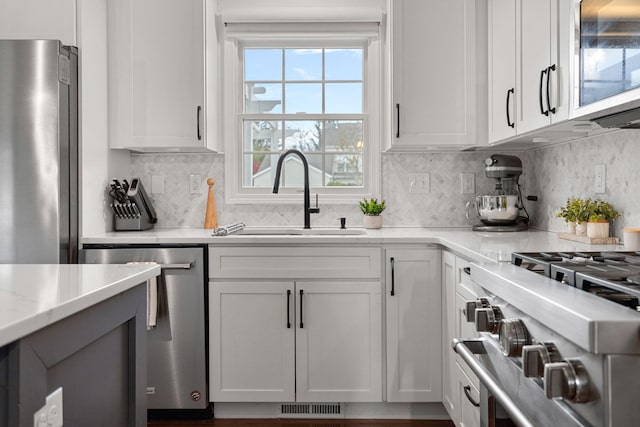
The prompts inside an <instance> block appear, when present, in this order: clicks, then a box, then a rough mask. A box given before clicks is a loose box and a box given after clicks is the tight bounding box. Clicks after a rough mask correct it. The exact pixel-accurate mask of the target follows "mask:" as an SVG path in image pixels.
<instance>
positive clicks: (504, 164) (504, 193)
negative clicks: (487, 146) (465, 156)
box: [466, 154, 529, 232]
mask: <svg viewBox="0 0 640 427" xmlns="http://www.w3.org/2000/svg"><path fill="white" fill-rule="evenodd" d="M484 163H485V168H484V171H485V174H486V175H487V177H488V178H493V179H495V180H496V186H495V189H494V190H493V191H492V192H491V193H489V194H487V195H485V196H477V197H476V212H477V214H478V217H479V219H480V222H481V224H475V225H474V226H473V230H474V231H494V232H496V231H498V232H503V231H523V230H526V229H527V228H528V223H529V214H528V212H527V210H526V209H525V207H524V204H523V203H522V192H521V190H520V184H519V183H518V178H519V177H520V175H522V162H521V161H520V159H519V158H517V157H515V156H507V155H502V154H492V155H491V156H490V157H488V158H487V159H486V160H485V161H484ZM470 205H471V202H467V212H466V215H467V219H468V220H469V221H470V222H472V220H471V218H469V207H470ZM521 210H522V211H523V212H524V216H520V211H521Z"/></svg>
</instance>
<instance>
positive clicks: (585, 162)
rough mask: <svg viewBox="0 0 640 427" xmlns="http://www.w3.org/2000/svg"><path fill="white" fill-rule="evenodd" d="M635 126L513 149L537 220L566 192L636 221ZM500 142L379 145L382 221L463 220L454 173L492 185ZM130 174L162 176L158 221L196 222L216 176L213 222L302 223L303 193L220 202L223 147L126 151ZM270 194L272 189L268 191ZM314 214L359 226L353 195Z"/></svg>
mask: <svg viewBox="0 0 640 427" xmlns="http://www.w3.org/2000/svg"><path fill="white" fill-rule="evenodd" d="M639 137H640V132H638V131H632V130H628V131H620V132H615V133H611V134H607V135H601V136H597V137H593V138H589V139H584V140H578V141H572V142H570V143H564V144H560V145H554V146H548V147H543V148H537V149H533V150H529V151H526V152H512V153H511V154H514V155H516V156H518V157H520V158H521V159H522V162H523V174H522V177H521V179H520V183H521V185H522V191H523V196H527V195H536V196H538V201H537V202H529V201H525V206H526V207H527V210H528V211H529V214H530V216H531V218H532V225H533V226H534V227H536V228H540V229H544V230H550V231H562V230H563V226H564V224H563V222H562V221H561V220H559V219H557V218H555V213H556V212H557V210H558V209H559V207H560V206H561V205H563V204H564V202H565V201H566V199H567V198H568V197H571V196H578V197H591V198H601V199H603V200H607V201H609V202H611V203H612V204H613V206H614V207H615V208H616V209H617V210H618V211H620V213H621V217H620V218H619V219H618V220H617V221H616V223H615V224H614V227H613V230H614V231H613V233H614V235H617V236H621V235H622V228H623V227H625V226H626V227H640V198H639V197H637V194H639V192H640V188H639V186H640V180H638V178H637V177H638V172H637V168H638V166H637V163H636V162H637V159H640V144H638V143H637V141H636V140H637V139H638V138H639ZM494 152H495V153H499V152H500V150H495V151H482V152H455V153H452V152H449V153H385V154H383V156H382V168H381V173H382V197H383V198H384V199H385V200H386V201H387V210H386V211H385V212H384V213H383V218H384V225H385V226H387V227H410V226H421V227H469V226H470V224H469V223H468V221H467V220H466V218H465V203H466V201H467V200H473V199H474V195H469V194H461V182H460V179H461V177H460V174H461V173H462V172H465V173H469V172H473V173H474V174H475V182H476V194H478V195H480V194H487V193H488V192H490V191H492V190H493V186H494V182H493V180H490V179H488V178H486V177H485V174H484V159H485V158H486V157H487V156H488V155H489V154H491V153H494ZM599 164H605V165H606V193H605V194H595V192H594V174H595V166H596V165H599ZM131 171H132V175H134V176H140V177H141V178H142V180H143V183H144V184H145V186H147V187H149V188H150V184H151V176H152V175H161V176H163V178H164V193H163V194H151V196H152V198H153V201H154V204H155V207H156V210H157V211H158V218H159V220H158V224H157V227H158V228H174V227H188V228H193V227H196V228H199V227H202V225H203V223H204V214H205V207H206V200H207V188H206V187H207V186H206V179H207V178H209V177H212V178H214V179H215V180H216V184H215V186H214V192H215V197H216V208H217V211H218V222H219V223H220V224H227V223H232V222H236V221H242V222H244V223H246V224H247V225H249V226H301V225H302V222H303V215H302V195H301V196H300V197H301V200H300V204H299V205H297V204H296V205H275V204H274V205H265V204H262V205H228V204H225V203H224V156H223V155H222V154H156V155H150V154H132V155H131ZM416 173H428V174H429V183H430V185H429V192H428V193H418V194H415V193H411V192H410V186H409V184H410V182H411V176H412V175H413V174H416ZM190 174H197V175H200V176H201V177H202V185H203V187H202V191H201V192H200V193H198V194H190V193H189V175H190ZM274 197H275V196H274ZM320 210H321V211H320V214H319V215H312V217H311V224H312V226H318V227H320V226H324V227H331V226H337V225H338V223H339V220H338V218H340V217H347V224H348V225H351V226H354V227H359V226H362V215H361V213H360V211H359V209H358V206H357V204H356V203H354V204H352V205H351V204H349V205H340V204H333V205H330V204H323V203H322V197H320Z"/></svg>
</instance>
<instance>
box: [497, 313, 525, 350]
mask: <svg viewBox="0 0 640 427" xmlns="http://www.w3.org/2000/svg"><path fill="white" fill-rule="evenodd" d="M498 335H499V339H500V348H501V349H502V354H504V355H505V356H507V357H520V355H521V354H522V346H524V345H527V344H529V333H528V332H527V328H526V327H525V326H524V323H522V320H520V319H502V320H501V321H500V324H499V327H498Z"/></svg>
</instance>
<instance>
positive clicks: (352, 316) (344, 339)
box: [295, 282, 382, 402]
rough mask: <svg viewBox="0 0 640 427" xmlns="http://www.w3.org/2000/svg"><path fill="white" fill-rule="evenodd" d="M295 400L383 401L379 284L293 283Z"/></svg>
mask: <svg viewBox="0 0 640 427" xmlns="http://www.w3.org/2000/svg"><path fill="white" fill-rule="evenodd" d="M296 299H297V301H296V304H295V306H296V325H295V326H296V400H297V401H298V402H379V401H381V400H382V308H381V295H380V283H379V282H368V283H367V282H362V283H360V282H357V283H354V282H345V283H338V282H329V283H325V282H297V283H296Z"/></svg>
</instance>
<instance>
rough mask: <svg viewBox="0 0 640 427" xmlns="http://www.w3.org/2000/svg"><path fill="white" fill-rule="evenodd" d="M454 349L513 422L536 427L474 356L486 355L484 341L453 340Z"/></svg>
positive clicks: (524, 426)
mask: <svg viewBox="0 0 640 427" xmlns="http://www.w3.org/2000/svg"><path fill="white" fill-rule="evenodd" d="M453 349H454V350H455V352H456V353H458V354H459V355H460V357H462V359H463V360H464V361H465V362H466V363H467V365H469V368H471V370H472V371H473V373H474V374H476V375H477V376H478V378H479V379H480V382H481V383H482V384H484V386H485V387H486V388H487V390H489V392H490V393H491V394H492V395H493V397H494V398H495V399H496V400H497V401H498V402H500V404H501V405H502V407H503V408H504V409H505V411H507V412H508V413H509V415H510V416H511V418H512V420H513V421H514V422H515V423H516V424H517V425H518V426H520V427H535V424H534V423H533V422H531V420H529V418H528V417H527V416H526V415H525V414H524V413H523V412H522V411H521V410H520V408H518V405H516V403H515V402H514V401H513V400H511V398H510V397H509V396H508V395H507V393H506V392H505V391H504V390H503V389H502V388H501V387H500V385H499V384H498V382H497V381H496V380H495V379H494V378H493V375H491V373H490V372H489V371H488V370H487V368H485V367H484V366H482V364H481V363H480V361H478V359H477V358H476V357H475V356H474V354H484V353H486V351H485V349H484V340H483V339H467V340H460V339H457V338H456V339H454V340H453Z"/></svg>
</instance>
